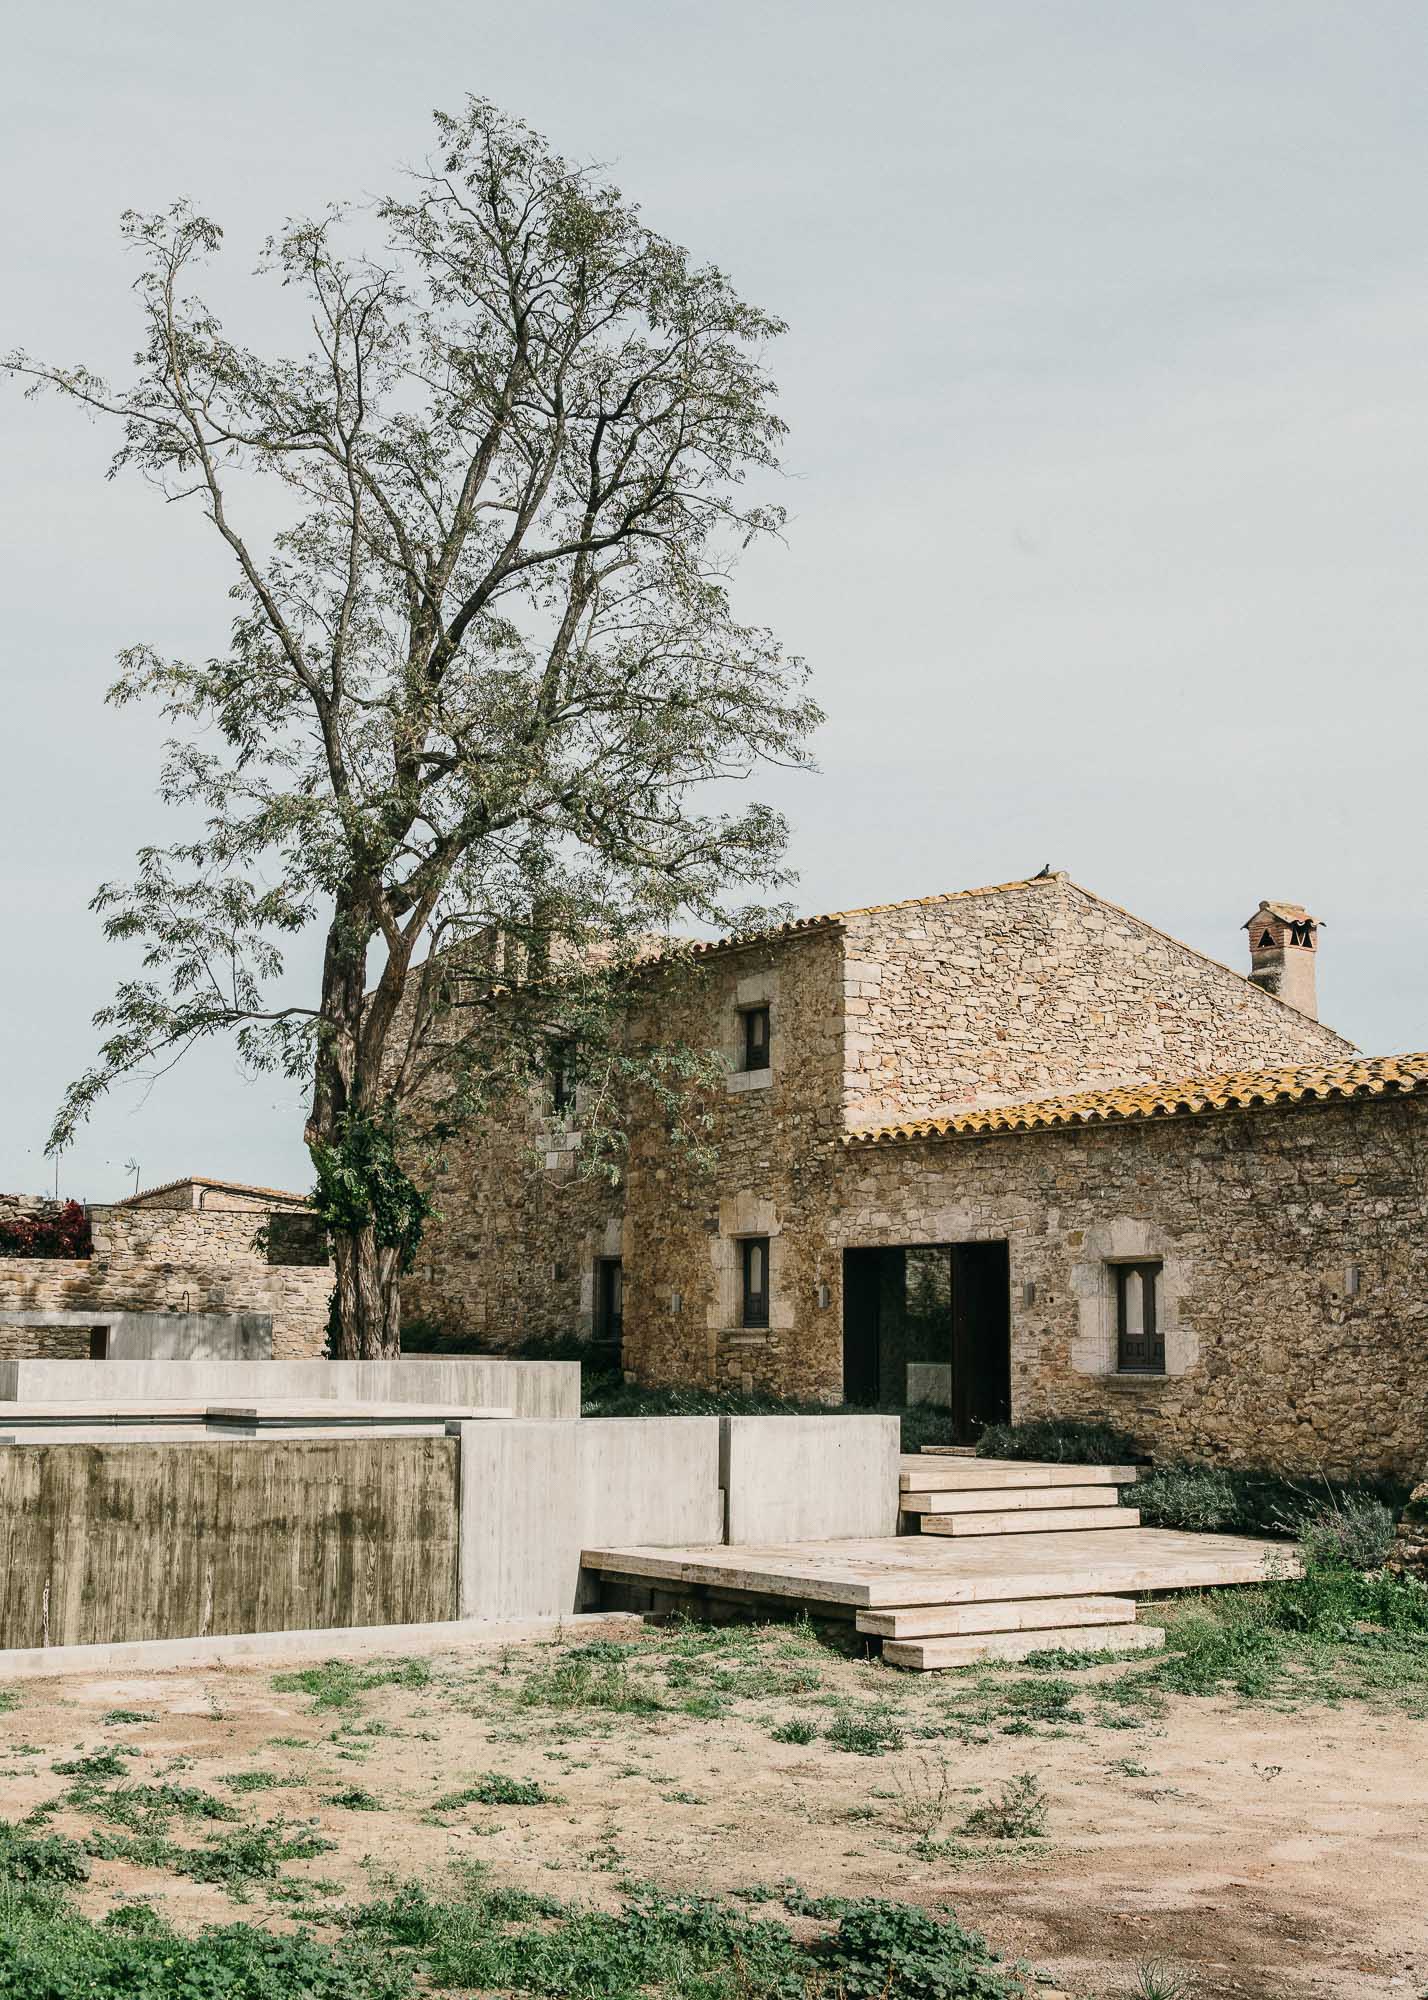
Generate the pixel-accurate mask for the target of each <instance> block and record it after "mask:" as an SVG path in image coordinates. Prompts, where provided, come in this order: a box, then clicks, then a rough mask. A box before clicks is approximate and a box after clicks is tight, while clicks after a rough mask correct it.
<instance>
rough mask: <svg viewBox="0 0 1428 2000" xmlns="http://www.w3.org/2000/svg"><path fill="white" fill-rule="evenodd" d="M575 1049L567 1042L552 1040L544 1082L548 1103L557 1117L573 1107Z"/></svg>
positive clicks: (562, 1116)
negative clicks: (547, 1090) (547, 1089)
mask: <svg viewBox="0 0 1428 2000" xmlns="http://www.w3.org/2000/svg"><path fill="white" fill-rule="evenodd" d="M575 1080H576V1079H575V1050H574V1049H573V1048H572V1046H571V1044H570V1043H569V1042H552V1043H551V1045H550V1065H549V1069H548V1071H547V1073H546V1083H547V1085H548V1087H549V1090H550V1105H551V1109H552V1111H554V1113H555V1115H556V1117H557V1118H564V1117H565V1115H566V1113H567V1112H568V1111H573V1110H574V1108H575Z"/></svg>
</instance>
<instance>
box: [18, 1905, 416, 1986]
mask: <svg viewBox="0 0 1428 2000" xmlns="http://www.w3.org/2000/svg"><path fill="white" fill-rule="evenodd" d="M299 1994H300V1995H301V1996H302V2000H411V1996H412V1995H413V1994H414V1986H413V1981H412V1975H411V1972H410V1970H409V1969H408V1968H407V1967H406V1966H405V1965H403V1964H402V1963H401V1962H400V1961H399V1960H397V1959H395V1958H393V1957H392V1955H391V1954H390V1953H386V1952H374V1951H372V1950H371V1949H370V1948H369V1947H368V1946H367V1945H366V1944H365V1943H364V1942H363V1941H362V1940H361V1939H345V1940H343V1941H342V1942H341V1943H340V1944H339V1945H338V1946H337V1947H335V1948H333V1947H329V1946H327V1945H325V1944H319V1943H317V1942H316V1941H315V1940H314V1939H312V1938H311V1937H309V1936H307V1935H306V1934H305V1933H304V1932H301V1931H298V1932H282V1933H280V1932H273V1931H264V1930H257V1929H255V1928H253V1927H252V1926H251V1925H248V1924H233V1925H229V1926H226V1927H224V1928H221V1929H220V1928H213V1929H208V1930H202V1931H199V1932H198V1933H197V1934H196V1935H195V1936H186V1935H185V1934H184V1933H183V1932H181V1931H176V1930H173V1929H171V1928H170V1927H169V1925H167V1924H166V1923H164V1922H163V1920H162V1919H161V1918H160V1917H159V1916H157V1915H156V1914H155V1912H154V1911H152V1910H151V1909H148V1908H147V1907H144V1906H142V1905H126V1906H123V1907H121V1908H119V1909H116V1910H113V1911H111V1912H110V1914H109V1916H107V1917H106V1918H105V1919H104V1920H103V1922H101V1923H91V1922H90V1921H89V1920H88V1919H87V1918H85V1917H81V1916H79V1915H77V1914H76V1913H75V1912H74V1911H73V1910H71V1909H68V1908H66V1907H64V1906H63V1905H62V1904H61V1905H54V1904H51V1905H48V1906H46V1905H44V1904H40V1903H36V1902H34V1901H29V1902H27V1903H24V1904H19V1905H12V1906H11V1907H9V1908H0V1996H3V2000H200V1996H203V2000H208V1996H212V1997H213V2000H218V1996H220V1995H221V1996H222V2000H280V1996H283V1995H299Z"/></svg>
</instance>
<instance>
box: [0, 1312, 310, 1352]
mask: <svg viewBox="0 0 1428 2000" xmlns="http://www.w3.org/2000/svg"><path fill="white" fill-rule="evenodd" d="M7 1326H8V1327H31V1328H34V1329H35V1330H37V1331H45V1330H48V1331H50V1332H54V1331H56V1330H57V1329H61V1328H78V1329H80V1330H81V1331H83V1332H84V1333H85V1334H88V1333H89V1332H90V1331H92V1330H93V1329H95V1328H98V1327H103V1328H104V1329H105V1330H106V1331H107V1333H108V1335H109V1351H108V1356H107V1358H108V1359H109V1360H111V1361H266V1360H268V1359H269V1357H270V1356H271V1354H272V1352H273V1316H272V1314H271V1313H244V1312H233V1313H218V1312H214V1313H184V1312H120V1311H117V1310H114V1309H113V1308H110V1307H107V1306H94V1307H92V1308H91V1309H90V1310H89V1311H88V1312H58V1311H56V1312H8V1311H6V1310H5V1308H4V1307H3V1306H0V1327H7ZM37 1344H40V1345H44V1344H47V1343H37ZM55 1358H57V1359H63V1358H66V1357H55Z"/></svg>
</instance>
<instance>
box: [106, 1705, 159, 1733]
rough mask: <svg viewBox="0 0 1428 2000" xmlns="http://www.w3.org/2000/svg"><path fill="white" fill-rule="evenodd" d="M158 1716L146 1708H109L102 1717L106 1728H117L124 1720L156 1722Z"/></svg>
mask: <svg viewBox="0 0 1428 2000" xmlns="http://www.w3.org/2000/svg"><path fill="white" fill-rule="evenodd" d="M158 1719H159V1718H158V1716H157V1715H155V1714H154V1712H153V1710H152V1709H148V1708H111V1709H110V1710H109V1712H108V1713H107V1714H106V1715H105V1717H104V1727H105V1728H106V1729H117V1728H118V1727H119V1726H120V1725H121V1724H122V1723H126V1722H157V1721H158Z"/></svg>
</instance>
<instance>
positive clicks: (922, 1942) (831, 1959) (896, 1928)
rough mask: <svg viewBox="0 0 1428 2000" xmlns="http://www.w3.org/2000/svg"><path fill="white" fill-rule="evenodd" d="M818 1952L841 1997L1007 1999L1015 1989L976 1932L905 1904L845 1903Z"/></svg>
mask: <svg viewBox="0 0 1428 2000" xmlns="http://www.w3.org/2000/svg"><path fill="white" fill-rule="evenodd" d="M818 1956H819V1958H820V1960H821V1961H822V1962H823V1963H824V1964H825V1965H827V1966H828V1967H829V1969H830V1970H831V1972H832V1973H833V1977H834V1981H835V1984H834V1988H833V1990H834V1992H837V1993H842V1994H846V1995H847V2000H1010V1996H1011V1995H1012V1994H1014V1993H1017V1992H1019V1991H1021V1988H1020V1986H1019V1984H1013V1982H1012V1980H1011V1979H1010V1978H1009V1977H1008V1975H1007V1972H1006V1970H1005V1968H1004V1967H1003V1965H1002V1962H1001V1960H1000V1959H999V1958H998V1957H997V1954H996V1953H995V1952H994V1951H993V1950H992V1948H991V1946H990V1945H989V1944H988V1943H987V1941H986V1939H985V1938H984V1937H982V1936H980V1935H979V1934H978V1933H977V1932H976V1931H968V1930H964V1929H963V1928H962V1926H961V1924H959V1923H958V1922H957V1920H956V1918H955V1917H950V1916H949V1917H938V1916H934V1915H933V1914H932V1912H931V1911H930V1910H921V1909H918V1908H917V1906H916V1905H915V1904H912V1903H889V1902H884V1901H882V1900H880V1899H878V1898H874V1897H869V1898H866V1899H864V1900H859V1901H857V1902H850V1903H847V1904H845V1905H844V1906H843V1910H842V1914H841V1916H840V1918H839V1921H838V1928H837V1930H836V1931H835V1932H834V1934H833V1936H832V1937H831V1938H829V1939H828V1940H827V1942H826V1943H825V1944H824V1945H823V1946H822V1948H821V1950H820V1951H819V1953H818Z"/></svg>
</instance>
